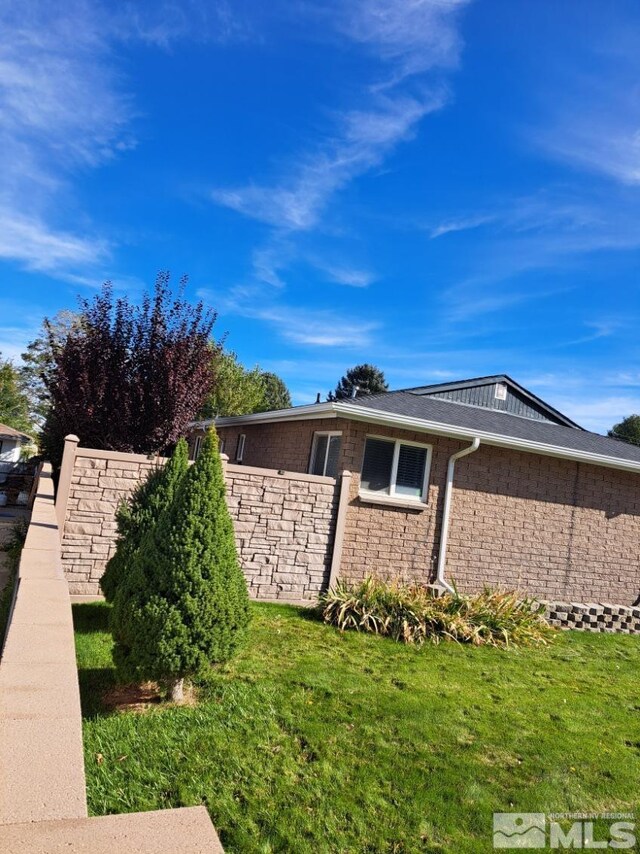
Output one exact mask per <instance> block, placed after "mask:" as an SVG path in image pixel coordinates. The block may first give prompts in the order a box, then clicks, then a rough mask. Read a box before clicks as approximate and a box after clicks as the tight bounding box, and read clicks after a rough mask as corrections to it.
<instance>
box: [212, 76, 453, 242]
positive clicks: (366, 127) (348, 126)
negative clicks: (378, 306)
mask: <svg viewBox="0 0 640 854" xmlns="http://www.w3.org/2000/svg"><path fill="white" fill-rule="evenodd" d="M443 103H444V95H443V92H442V91H439V92H432V93H430V94H428V95H427V94H425V95H424V97H423V98H421V99H417V98H415V97H410V96H406V97H402V98H389V97H388V96H379V97H378V99H377V106H376V107H375V108H372V109H371V110H368V111H364V110H353V111H350V112H348V113H345V114H344V115H342V116H341V117H339V119H338V124H339V129H338V133H337V134H336V136H335V137H333V138H332V139H331V140H330V142H329V143H328V144H326V145H323V146H321V147H320V148H318V149H316V150H315V151H314V152H312V153H305V154H303V155H302V156H301V157H300V160H299V161H298V162H297V163H295V164H293V165H292V167H291V176H290V177H286V178H284V179H283V180H282V181H281V182H279V183H277V184H274V185H268V186H261V185H255V184H254V185H249V186H246V187H239V188H235V189H216V190H214V191H213V192H212V198H213V200H214V201H216V202H217V203H218V204H221V205H224V206H226V207H228V208H232V209H233V210H235V211H237V212H238V213H241V214H244V215H245V216H247V217H250V218H252V219H257V220H260V221H262V222H265V223H267V224H269V225H272V226H275V227H276V228H280V229H285V230H288V231H306V230H309V229H311V228H313V227H315V226H316V225H318V222H319V219H320V216H321V214H322V213H323V212H324V210H325V207H326V205H327V203H328V202H329V200H330V199H331V197H332V196H333V195H334V193H336V192H337V191H338V190H340V189H342V188H343V187H345V186H346V185H347V184H348V183H349V182H350V181H352V180H353V179H354V178H356V177H358V176H359V175H363V174H364V173H365V172H367V171H369V170H370V169H371V168H373V167H374V166H378V165H380V164H381V163H382V161H383V160H384V158H385V156H386V155H387V154H388V153H389V152H390V151H392V150H393V148H394V147H395V146H396V145H397V144H398V143H399V142H400V141H402V140H406V139H408V138H410V137H411V135H412V134H413V133H414V131H415V126H416V124H417V123H418V121H419V120H420V119H422V118H423V117H424V116H425V115H427V113H429V112H433V111H434V110H437V109H439V108H440V107H441V106H442V104H443Z"/></svg>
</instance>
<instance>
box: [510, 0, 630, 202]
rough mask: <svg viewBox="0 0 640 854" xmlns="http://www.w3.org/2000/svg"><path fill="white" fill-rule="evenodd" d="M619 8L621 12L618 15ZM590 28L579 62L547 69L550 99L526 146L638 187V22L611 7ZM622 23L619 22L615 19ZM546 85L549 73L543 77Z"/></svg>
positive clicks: (622, 6) (528, 130)
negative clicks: (536, 147) (590, 33)
mask: <svg viewBox="0 0 640 854" xmlns="http://www.w3.org/2000/svg"><path fill="white" fill-rule="evenodd" d="M622 9H625V11H624V12H622V13H621V14H620V12H621V10H622ZM603 12H604V14H603V15H602V16H601V17H600V19H599V21H598V18H597V17H596V16H597V12H596V13H595V14H594V16H593V18H594V22H595V21H598V26H597V29H595V28H594V32H593V35H592V38H591V39H590V41H589V43H588V46H587V47H586V52H585V53H584V54H582V55H581V60H582V61H581V62H579V63H575V62H571V61H570V60H567V57H566V55H565V53H564V51H563V53H562V59H563V62H562V63H561V64H560V65H559V67H555V68H553V69H551V71H550V75H551V79H552V86H553V94H552V96H549V94H547V97H545V98H544V106H543V107H542V116H541V118H540V120H539V124H538V126H537V127H535V126H534V127H531V126H529V127H527V128H526V129H525V130H524V132H525V134H526V138H527V141H528V142H529V143H531V142H533V144H534V145H537V146H538V147H539V148H541V149H542V150H543V151H544V152H546V153H547V154H548V155H551V156H552V157H554V158H556V159H559V160H562V161H563V162H565V163H567V164H569V165H570V166H573V167H574V168H576V169H579V170H587V171H590V172H593V173H597V174H600V175H602V176H605V177H608V178H610V179H613V180H614V181H615V182H618V183H620V184H624V185H632V186H637V185H638V184H640V101H639V100H638V76H639V75H640V53H639V52H638V39H639V38H640V17H639V16H638V14H637V12H638V10H637V8H636V9H635V10H634V9H633V4H632V5H631V6H626V7H625V4H620V8H617V7H616V5H615V4H614V5H613V6H612V7H611V8H610V9H608V10H606V11H604V10H603ZM621 19H622V20H621ZM543 79H545V80H546V81H547V85H548V80H549V73H548V74H547V75H545V77H544V78H543Z"/></svg>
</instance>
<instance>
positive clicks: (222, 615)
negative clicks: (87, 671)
mask: <svg viewBox="0 0 640 854" xmlns="http://www.w3.org/2000/svg"><path fill="white" fill-rule="evenodd" d="M248 623H249V597H248V594H247V585H246V582H245V579H244V576H243V574H242V570H241V569H240V565H239V563H238V556H237V552H236V546H235V539H234V533H233V524H232V521H231V516H230V514H229V510H228V509H227V505H226V501H225V484H224V477H223V474H222V465H221V462H220V454H219V452H218V439H217V436H216V433H215V431H214V430H211V431H210V432H209V433H208V434H207V436H206V438H205V441H204V443H203V447H202V450H201V452H200V455H199V457H198V460H197V462H196V463H195V464H194V465H193V466H192V467H191V468H190V469H189V471H188V472H187V473H186V475H185V476H184V478H183V479H182V482H181V484H180V487H179V489H178V491H177V493H176V496H175V498H174V500H173V503H172V505H171V507H169V508H168V509H167V510H166V511H165V512H164V513H162V514H161V515H160V517H159V518H158V520H157V524H156V525H155V526H154V527H153V529H152V530H151V531H149V532H147V534H146V535H145V537H144V539H143V542H142V545H141V547H140V548H139V549H138V550H137V553H136V559H135V561H134V563H133V566H132V569H131V571H130V572H129V573H127V576H126V578H123V579H122V583H120V584H119V585H118V589H117V591H116V595H115V600H114V606H113V615H112V629H113V636H114V640H115V648H114V660H115V662H116V666H117V668H118V671H119V674H120V676H121V678H123V679H125V680H129V681H142V680H145V679H154V680H157V681H160V682H162V683H164V684H165V685H166V686H167V688H168V689H169V693H170V695H171V698H172V699H174V700H180V699H182V691H183V682H184V679H185V678H190V677H194V676H196V675H197V674H198V673H200V672H202V671H203V670H204V669H205V668H206V667H207V666H208V665H210V664H215V663H217V662H221V661H226V660H227V659H228V658H230V657H231V656H232V655H233V654H234V652H235V651H236V649H237V648H238V646H239V645H240V644H241V642H242V641H243V639H244V636H245V633H246V629H247V626H248Z"/></svg>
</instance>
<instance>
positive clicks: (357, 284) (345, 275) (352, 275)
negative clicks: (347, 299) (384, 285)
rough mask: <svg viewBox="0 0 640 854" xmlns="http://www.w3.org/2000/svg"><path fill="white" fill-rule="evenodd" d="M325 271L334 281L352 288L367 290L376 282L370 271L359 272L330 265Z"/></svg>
mask: <svg viewBox="0 0 640 854" xmlns="http://www.w3.org/2000/svg"><path fill="white" fill-rule="evenodd" d="M324 271H325V272H326V274H327V275H328V276H329V278H330V279H331V280H332V281H334V282H337V283H338V284H339V285H347V286H348V287H350V288H367V287H369V285H370V284H371V283H372V282H375V280H376V277H375V275H374V274H373V273H372V272H371V271H370V270H359V269H357V268H355V267H337V266H334V265H332V264H328V265H326V266H325V267H324Z"/></svg>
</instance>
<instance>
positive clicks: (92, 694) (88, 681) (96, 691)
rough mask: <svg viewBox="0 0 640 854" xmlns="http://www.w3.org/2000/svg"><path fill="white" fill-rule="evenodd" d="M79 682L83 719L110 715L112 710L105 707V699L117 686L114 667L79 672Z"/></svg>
mask: <svg viewBox="0 0 640 854" xmlns="http://www.w3.org/2000/svg"><path fill="white" fill-rule="evenodd" d="M78 681H79V683H80V704H81V706H82V717H83V718H95V717H105V716H106V715H108V714H109V713H110V710H109V709H108V708H107V707H106V706H105V702H104V698H105V696H106V694H107V693H108V692H109V691H112V690H113V688H114V686H115V684H116V672H115V670H114V669H113V667H94V668H87V669H85V670H79V671H78Z"/></svg>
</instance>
